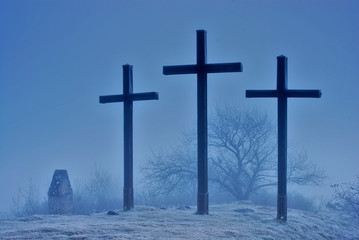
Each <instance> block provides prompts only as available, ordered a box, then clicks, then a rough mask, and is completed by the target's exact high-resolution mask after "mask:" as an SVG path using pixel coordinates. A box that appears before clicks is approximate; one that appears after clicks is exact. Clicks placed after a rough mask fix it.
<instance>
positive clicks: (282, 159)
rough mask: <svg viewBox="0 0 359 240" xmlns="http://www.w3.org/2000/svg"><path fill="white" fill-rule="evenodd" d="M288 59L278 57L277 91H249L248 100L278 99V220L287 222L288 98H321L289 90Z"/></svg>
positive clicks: (315, 92)
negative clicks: (255, 98) (256, 98)
mask: <svg viewBox="0 0 359 240" xmlns="http://www.w3.org/2000/svg"><path fill="white" fill-rule="evenodd" d="M287 60H288V59H287V57H285V56H279V57H277V90H247V91H246V97H247V98H254V97H259V98H277V99H278V198H277V219H281V220H284V221H286V220H287V98H289V97H296V98H320V97H321V95H322V93H321V91H320V90H289V89H287Z"/></svg>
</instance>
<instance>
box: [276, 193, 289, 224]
mask: <svg viewBox="0 0 359 240" xmlns="http://www.w3.org/2000/svg"><path fill="white" fill-rule="evenodd" d="M277 219H278V220H283V221H287V195H278V198H277Z"/></svg>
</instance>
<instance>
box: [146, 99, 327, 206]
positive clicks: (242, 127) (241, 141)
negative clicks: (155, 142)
mask: <svg viewBox="0 0 359 240" xmlns="http://www.w3.org/2000/svg"><path fill="white" fill-rule="evenodd" d="M208 127H209V128H208V129H209V134H208V136H209V139H208V140H209V181H211V182H213V183H215V184H216V185H217V186H218V187H219V188H220V189H221V190H224V191H225V192H227V193H229V194H231V195H232V196H233V197H234V198H235V199H237V200H246V199H249V198H250V196H251V195H252V194H254V193H256V192H257V191H258V190H260V189H263V188H265V187H269V186H275V185H277V156H276V152H277V151H276V149H277V147H276V138H275V137H276V134H275V127H274V126H273V124H272V123H271V122H270V120H269V119H268V117H267V116H266V115H263V114H259V113H258V112H257V111H254V110H246V111H240V110H239V108H235V107H228V106H227V107H225V108H222V109H220V108H217V110H216V112H215V114H214V115H213V117H211V118H210V121H209V125H208ZM183 139H184V140H183V143H182V144H181V145H180V146H179V147H177V148H173V149H172V150H171V151H169V152H167V153H164V152H163V151H161V152H160V153H157V154H156V153H155V154H153V158H152V160H151V161H149V163H148V165H147V167H146V168H145V181H146V182H147V183H148V186H150V187H149V188H150V189H152V190H154V191H161V192H171V191H173V190H175V189H176V188H180V189H184V188H187V189H188V187H189V186H196V185H195V184H196V179H197V169H196V166H197V165H196V164H197V160H196V142H195V138H194V137H193V135H184V138H183ZM288 162H289V163H288V183H292V184H300V185H304V184H319V183H320V182H321V180H322V179H323V178H324V173H323V171H322V170H321V169H319V168H317V167H316V166H315V165H314V164H312V163H310V162H309V161H308V157H307V155H306V154H305V153H303V152H300V153H299V154H298V153H295V154H292V155H290V156H289V160H288Z"/></svg>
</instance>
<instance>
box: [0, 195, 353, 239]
mask: <svg viewBox="0 0 359 240" xmlns="http://www.w3.org/2000/svg"><path fill="white" fill-rule="evenodd" d="M195 210H196V208H195V207H185V208H167V209H160V208H154V207H145V206H136V208H135V209H134V210H133V211H130V212H123V211H120V210H118V211H116V212H117V213H118V214H119V215H107V213H106V212H104V213H96V214H91V215H73V216H56V215H36V216H30V217H23V218H8V219H1V220H0V239H4V240H5V239H73V240H75V239H76V240H80V239H86V240H87V239H89V240H90V239H266V240H270V239H341V240H342V239H359V222H358V221H356V220H354V219H350V218H349V217H347V216H346V215H345V214H344V213H341V212H331V211H320V212H305V211H300V210H294V209H288V221H287V222H286V223H283V222H278V221H277V220H276V219H275V217H276V209H275V208H273V207H265V206H256V205H253V204H251V203H250V202H239V203H232V204H221V205H211V206H210V214H209V215H208V216H207V215H204V216H203V215H196V214H195Z"/></svg>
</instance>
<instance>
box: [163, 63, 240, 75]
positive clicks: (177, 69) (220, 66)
mask: <svg viewBox="0 0 359 240" xmlns="http://www.w3.org/2000/svg"><path fill="white" fill-rule="evenodd" d="M242 71H243V67H242V63H240V62H236V63H211V64H205V65H203V66H200V65H178V66H164V67H163V74H164V75H176V74H195V73H201V72H204V73H226V72H227V73H229V72H242Z"/></svg>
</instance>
